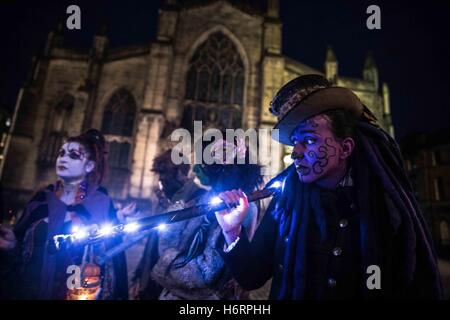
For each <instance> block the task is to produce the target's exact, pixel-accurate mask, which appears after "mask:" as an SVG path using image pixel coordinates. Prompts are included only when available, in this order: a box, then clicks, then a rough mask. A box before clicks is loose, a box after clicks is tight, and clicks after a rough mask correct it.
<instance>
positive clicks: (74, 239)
mask: <svg viewBox="0 0 450 320" xmlns="http://www.w3.org/2000/svg"><path fill="white" fill-rule="evenodd" d="M277 178H278V179H277ZM283 187H284V180H279V177H276V178H274V179H273V180H271V181H269V183H268V184H267V185H266V186H265V187H264V188H263V189H261V190H256V191H254V192H252V193H250V194H249V195H248V196H247V199H248V201H249V202H254V201H258V200H261V199H264V198H268V197H270V196H272V195H273V194H274V193H276V192H280V191H282V190H283ZM227 208H228V207H227V205H226V204H225V203H224V202H223V201H222V200H221V199H220V198H219V197H213V198H211V199H210V201H209V203H206V204H199V205H195V206H192V207H188V208H185V209H181V210H176V211H171V212H167V213H164V214H160V215H157V216H151V217H147V218H142V219H139V220H136V221H134V222H131V223H128V224H119V225H117V226H111V225H104V226H102V227H101V228H100V229H98V228H89V227H88V228H89V229H86V228H80V229H78V230H76V232H73V233H72V234H60V235H56V236H54V237H53V240H54V241H53V243H52V244H51V247H50V250H51V251H56V250H61V249H63V248H69V247H71V246H83V245H87V244H94V243H98V242H101V241H104V240H106V239H108V238H110V237H114V236H118V235H123V234H134V233H137V232H138V231H139V234H138V236H136V237H134V238H135V239H133V240H131V241H130V242H132V243H131V244H130V243H129V242H126V243H123V244H121V245H119V246H118V247H119V248H113V249H111V250H114V252H115V254H117V253H119V252H121V251H123V250H126V248H128V247H130V246H131V245H132V244H134V243H135V242H137V241H138V240H139V239H141V238H143V237H144V236H146V235H147V234H148V233H147V232H143V231H146V230H149V229H153V228H157V229H158V230H160V231H163V230H164V229H165V228H166V225H167V224H170V223H175V222H178V221H183V220H186V219H191V218H195V217H198V216H202V215H205V214H211V213H212V214H213V213H214V212H216V211H221V210H224V209H227ZM136 239H138V240H136ZM123 248H125V249H123ZM115 254H114V255H115Z"/></svg>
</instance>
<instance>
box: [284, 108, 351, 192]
mask: <svg viewBox="0 0 450 320" xmlns="http://www.w3.org/2000/svg"><path fill="white" fill-rule="evenodd" d="M291 141H292V142H293V144H294V149H293V151H292V155H291V156H292V159H294V164H295V167H296V170H297V174H298V176H299V178H300V181H301V182H303V183H312V182H315V183H317V184H318V185H321V186H324V187H333V183H334V181H336V180H337V181H339V178H340V177H342V175H343V173H345V165H346V162H345V160H343V159H342V157H341V153H342V146H341V142H340V141H339V140H338V139H336V137H335V135H334V133H333V132H332V130H331V126H330V120H329V118H328V117H327V116H326V115H317V116H315V117H312V118H309V119H307V120H305V121H303V122H302V123H300V125H299V126H298V127H297V128H296V129H295V130H294V131H293V133H292V135H291Z"/></svg>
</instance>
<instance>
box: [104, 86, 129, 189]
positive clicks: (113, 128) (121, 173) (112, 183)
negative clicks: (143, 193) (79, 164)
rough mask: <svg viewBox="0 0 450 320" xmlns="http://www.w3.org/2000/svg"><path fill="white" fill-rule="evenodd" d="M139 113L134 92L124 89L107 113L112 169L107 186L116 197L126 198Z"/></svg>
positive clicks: (108, 106)
mask: <svg viewBox="0 0 450 320" xmlns="http://www.w3.org/2000/svg"><path fill="white" fill-rule="evenodd" d="M136 110H137V108H136V101H135V100H134V98H133V96H132V95H131V93H130V92H129V91H128V90H126V89H124V88H121V89H118V90H117V91H116V92H114V93H113V95H112V96H111V98H110V99H109V100H108V102H107V104H106V105H105V108H104V111H103V119H102V128H101V129H102V133H103V134H104V135H105V138H106V141H107V142H108V164H109V168H110V172H109V175H108V176H107V180H106V182H105V184H106V186H107V187H108V189H109V190H110V193H111V196H113V197H122V191H123V190H126V186H127V181H128V177H129V160H130V155H131V150H132V148H131V146H132V144H133V138H132V137H133V127H134V120H135V117H136Z"/></svg>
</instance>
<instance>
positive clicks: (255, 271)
mask: <svg viewBox="0 0 450 320" xmlns="http://www.w3.org/2000/svg"><path fill="white" fill-rule="evenodd" d="M270 110H271V112H272V113H273V114H274V115H275V116H277V118H278V123H277V124H276V126H275V129H278V130H279V138H278V140H279V142H280V143H282V144H286V145H290V146H293V151H292V159H293V160H294V163H293V164H292V165H290V166H289V167H288V168H287V169H286V170H284V171H283V172H282V173H281V174H280V175H279V179H284V187H283V191H282V192H281V193H279V194H278V195H277V196H275V197H274V198H273V199H272V202H271V204H270V206H269V208H268V210H267V212H266V214H265V216H264V218H263V220H262V222H261V224H260V225H259V227H258V229H257V231H256V233H255V235H254V238H253V240H252V241H251V242H250V241H249V240H248V239H247V237H246V233H245V232H243V230H244V227H242V225H241V224H242V221H243V219H244V217H245V216H246V213H247V208H248V201H247V198H246V195H245V194H244V193H243V192H242V191H240V190H232V191H227V192H224V193H221V194H220V197H221V199H222V200H223V201H224V202H226V203H227V204H228V205H229V206H230V207H231V209H228V210H225V211H222V212H218V213H216V216H217V220H218V221H219V224H220V225H221V228H222V233H223V236H224V242H225V243H222V244H220V245H221V246H222V255H223V258H224V260H225V262H226V263H227V264H228V266H229V267H230V269H231V270H232V273H233V275H234V277H235V278H236V279H237V281H238V282H239V284H240V285H241V286H242V287H243V288H244V289H247V290H252V289H255V288H258V287H261V286H262V285H263V284H264V283H265V282H266V281H267V280H269V279H270V278H273V280H272V287H271V292H270V297H269V299H352V298H364V299H379V298H382V299H395V298H427V299H430V298H432V299H439V298H441V295H442V287H441V283H440V277H439V271H438V267H437V262H436V254H435V251H434V248H433V243H432V239H431V236H430V233H429V231H428V228H427V226H426V223H425V220H424V218H423V216H422V214H421V212H420V209H419V206H418V203H417V200H416V199H415V197H414V192H413V190H412V188H411V184H410V182H409V181H408V178H407V174H406V171H405V168H404V165H403V161H402V158H401V155H400V151H399V147H398V145H397V143H396V142H395V141H394V139H393V138H392V137H390V136H389V135H388V134H387V133H386V132H385V131H384V130H382V129H381V128H380V127H379V126H378V125H377V123H376V118H375V117H374V115H373V114H372V113H371V112H370V110H369V109H368V108H367V107H365V106H364V105H363V104H362V103H361V101H360V100H359V99H358V97H357V96H356V95H355V94H354V93H353V92H352V91H351V90H349V89H346V88H342V87H334V86H331V85H330V83H328V81H327V80H326V79H325V78H323V77H322V76H320V75H304V76H300V77H298V78H296V79H294V80H292V81H290V82H289V83H287V84H286V85H284V86H283V87H282V88H281V89H280V90H279V92H278V93H277V94H276V96H275V97H274V99H273V101H272V103H271V109H270ZM238 204H240V205H239V206H237V205H238ZM233 207H234V208H233Z"/></svg>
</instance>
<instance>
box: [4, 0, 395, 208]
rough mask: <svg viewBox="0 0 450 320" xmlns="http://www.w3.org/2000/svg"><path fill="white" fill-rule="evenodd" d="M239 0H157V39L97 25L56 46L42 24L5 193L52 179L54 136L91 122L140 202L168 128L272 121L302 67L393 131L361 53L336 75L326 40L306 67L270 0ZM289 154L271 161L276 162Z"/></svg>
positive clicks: (126, 191) (116, 187)
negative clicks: (133, 42) (138, 38)
mask: <svg viewBox="0 0 450 320" xmlns="http://www.w3.org/2000/svg"><path fill="white" fill-rule="evenodd" d="M187 3H189V2H187ZM192 3H197V4H192ZM199 3H201V4H199ZM236 3H239V2H237V1H235V2H232V1H231V2H230V1H202V2H191V4H190V5H189V4H179V3H178V1H166V3H165V4H164V5H163V6H162V8H161V10H160V14H159V22H158V23H159V24H158V32H157V37H156V39H155V41H154V42H152V43H150V44H146V45H141V46H129V47H125V48H112V47H110V46H109V44H108V38H107V36H106V35H105V34H104V33H103V32H101V31H100V32H98V33H97V34H96V35H95V36H94V38H93V45H92V47H91V49H90V50H85V51H83V50H76V49H70V48H67V47H64V46H63V45H62V30H61V28H59V29H57V30H56V31H53V32H50V34H49V36H48V41H47V44H46V48H45V52H44V53H43V54H42V55H41V56H40V57H37V58H35V60H34V63H33V67H32V70H31V71H30V75H29V77H28V79H27V81H26V83H25V84H24V86H23V88H22V91H21V95H20V97H21V98H20V104H19V109H18V110H17V111H16V112H17V115H16V122H15V124H14V130H13V134H12V138H11V144H10V148H9V151H8V154H7V158H6V162H5V167H4V171H3V176H2V184H3V187H4V189H5V194H6V198H7V201H10V202H11V205H14V204H17V205H18V204H19V203H20V204H22V203H23V202H24V201H26V200H27V199H28V198H29V196H30V195H31V193H32V192H33V191H35V190H36V189H37V188H39V187H41V186H44V185H46V184H48V183H50V182H52V181H54V180H55V176H54V169H53V162H54V160H55V158H56V151H57V148H58V147H59V145H60V144H61V141H63V139H64V138H65V137H67V136H70V135H76V134H79V133H81V132H82V131H83V130H85V129H87V128H91V127H93V128H97V129H100V130H101V131H102V132H103V133H104V134H105V136H106V139H107V141H108V142H109V163H110V173H109V178H108V181H107V183H106V184H107V186H108V188H109V190H110V193H111V194H112V196H113V197H114V198H115V199H117V200H118V202H120V200H128V199H136V200H138V201H139V200H141V201H143V202H145V201H149V199H151V198H152V190H153V188H154V187H155V185H156V184H157V181H156V179H155V176H154V175H153V174H152V172H151V167H152V159H153V158H154V157H155V155H157V154H158V153H159V152H160V151H161V149H162V148H163V146H164V145H165V143H166V141H167V137H168V136H169V135H170V133H171V131H172V130H173V129H175V128H178V127H183V128H186V129H188V130H190V129H191V126H192V122H193V120H203V121H204V122H207V123H209V124H211V123H213V124H215V125H217V126H219V127H226V128H238V127H241V128H243V129H244V130H246V129H248V128H271V127H273V125H274V123H275V118H274V117H273V116H272V115H271V114H270V113H269V111H268V106H269V103H270V100H271V99H272V97H273V95H274V94H275V93H276V91H277V90H278V89H279V88H280V87H281V86H282V85H283V84H284V83H286V82H287V81H289V80H291V79H292V78H294V77H296V76H298V75H302V74H308V73H317V74H323V75H325V76H326V77H327V78H328V79H329V80H331V81H332V82H333V83H335V84H337V85H340V86H344V87H348V88H350V89H352V90H353V91H354V92H355V93H356V94H357V95H358V96H359V97H360V98H361V100H362V101H363V102H364V103H365V104H366V105H367V106H368V107H369V108H370V109H371V110H372V111H373V113H374V114H375V115H376V116H377V117H378V119H379V120H380V123H381V125H382V126H383V127H384V128H385V129H386V130H388V131H389V132H391V134H393V129H392V124H391V117H390V107H389V92H388V87H387V85H386V84H383V85H382V86H381V88H380V87H379V86H378V72H377V68H376V66H375V63H374V61H373V59H372V58H371V57H370V56H369V57H368V58H367V60H366V65H365V66H364V70H363V78H362V79H353V78H346V77H341V76H339V73H338V61H337V59H336V57H335V55H334V53H333V51H332V50H331V48H329V49H328V51H327V53H326V57H325V63H324V70H323V71H322V70H316V69H313V68H311V67H309V66H307V65H304V64H302V63H300V62H298V61H295V60H293V59H291V58H289V57H286V56H284V55H283V53H282V48H281V26H282V23H281V21H280V19H279V3H278V1H274V0H268V1H267V5H266V8H265V12H260V11H256V10H255V11H252V10H249V9H247V8H244V7H242V6H240V5H239V4H236ZM286 153H287V150H284V149H283V152H281V153H280V154H279V155H275V156H274V158H276V159H277V161H275V162H273V161H272V165H273V166H275V167H277V168H278V169H281V168H282V167H283V166H284V163H283V157H284V156H285V154H286Z"/></svg>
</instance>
